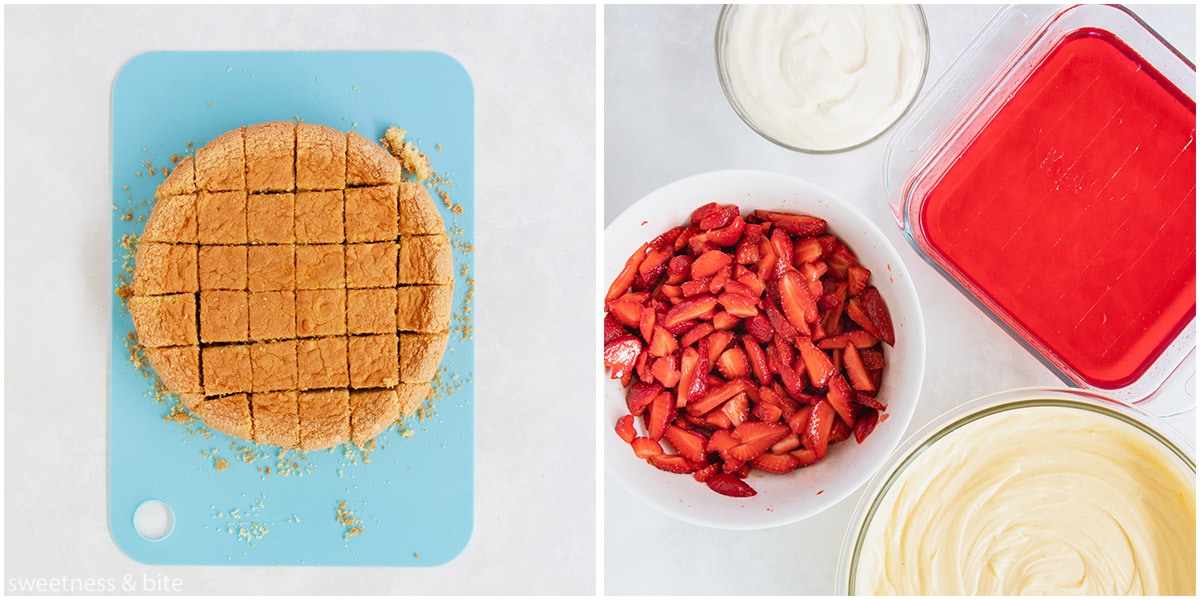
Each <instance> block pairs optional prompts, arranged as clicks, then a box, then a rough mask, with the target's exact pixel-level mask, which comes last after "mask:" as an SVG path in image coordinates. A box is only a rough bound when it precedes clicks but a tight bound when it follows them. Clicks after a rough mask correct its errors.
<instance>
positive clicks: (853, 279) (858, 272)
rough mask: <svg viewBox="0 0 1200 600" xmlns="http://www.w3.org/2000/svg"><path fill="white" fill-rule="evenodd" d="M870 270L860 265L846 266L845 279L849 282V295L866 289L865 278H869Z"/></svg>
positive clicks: (854, 294) (855, 294)
mask: <svg viewBox="0 0 1200 600" xmlns="http://www.w3.org/2000/svg"><path fill="white" fill-rule="evenodd" d="M870 277H871V272H870V271H868V270H867V269H865V268H864V267H862V266H861V265H851V266H849V267H847V268H846V281H847V282H849V285H850V287H849V292H850V295H851V296H857V295H859V294H861V293H863V290H865V289H867V280H868V279H870Z"/></svg>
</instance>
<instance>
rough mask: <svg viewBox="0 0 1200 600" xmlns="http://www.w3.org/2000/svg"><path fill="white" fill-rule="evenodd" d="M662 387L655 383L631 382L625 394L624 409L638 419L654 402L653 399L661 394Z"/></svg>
mask: <svg viewBox="0 0 1200 600" xmlns="http://www.w3.org/2000/svg"><path fill="white" fill-rule="evenodd" d="M662 391H663V386H661V385H659V384H657V383H644V382H641V381H635V382H633V385H630V386H629V391H628V392H625V407H626V408H628V409H629V414H631V415H633V416H635V417H638V416H641V414H642V413H644V412H646V407H648V406H650V403H651V402H653V401H654V397H655V396H657V395H659V394H661V393H662Z"/></svg>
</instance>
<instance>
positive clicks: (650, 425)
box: [645, 391, 675, 440]
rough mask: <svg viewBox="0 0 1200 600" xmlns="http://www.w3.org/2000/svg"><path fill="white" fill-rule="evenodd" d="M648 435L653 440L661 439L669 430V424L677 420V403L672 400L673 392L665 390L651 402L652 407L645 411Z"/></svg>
mask: <svg viewBox="0 0 1200 600" xmlns="http://www.w3.org/2000/svg"><path fill="white" fill-rule="evenodd" d="M645 420H646V435H647V436H649V437H650V439H652V440H658V439H661V438H662V436H663V433H664V432H666V430H667V424H668V423H670V422H671V421H674V420H675V403H674V402H673V401H672V400H671V392H669V391H664V392H662V393H660V394H658V395H657V396H655V397H654V400H652V401H651V402H650V409H649V410H647V411H646V413H645Z"/></svg>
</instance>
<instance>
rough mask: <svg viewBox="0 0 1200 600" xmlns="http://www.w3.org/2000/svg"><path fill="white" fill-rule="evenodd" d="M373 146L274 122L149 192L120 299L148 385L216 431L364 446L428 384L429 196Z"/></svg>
mask: <svg viewBox="0 0 1200 600" xmlns="http://www.w3.org/2000/svg"><path fill="white" fill-rule="evenodd" d="M403 176H404V171H403V168H402V166H401V164H400V162H399V161H398V160H397V159H396V158H395V157H394V156H392V155H391V154H389V153H388V152H387V151H386V150H384V149H383V148H381V147H380V146H379V145H378V144H376V143H375V142H373V141H371V140H369V139H367V138H365V137H363V136H361V135H359V134H357V133H355V132H349V133H344V132H341V131H338V130H336V129H332V128H329V127H324V126H321V125H312V124H306V123H293V122H290V121H279V122H269V123H260V124H254V125H248V126H246V127H238V128H236V129H233V130H230V131H228V132H226V133H224V134H222V135H220V136H218V137H216V138H215V139H213V140H212V141H211V142H209V143H208V144H207V145H205V146H204V147H203V148H200V149H199V150H197V151H196V152H195V154H194V156H188V157H185V158H183V159H182V160H181V161H179V162H178V163H177V164H176V166H175V168H174V169H173V171H172V172H171V174H170V175H169V176H168V177H167V178H166V179H165V180H164V181H163V183H162V185H161V186H159V189H158V191H157V193H156V198H157V202H156V205H155V207H154V209H153V211H152V213H151V215H150V217H149V219H148V220H147V224H146V228H145V231H144V232H143V237H142V240H141V242H140V244H139V247H138V252H137V260H136V269H135V271H134V278H133V285H132V290H133V293H132V296H131V297H130V298H129V302H128V307H129V310H130V313H131V316H132V318H133V322H134V328H135V330H136V332H137V337H138V342H139V344H141V346H143V347H145V349H146V350H145V355H146V357H147V360H148V362H149V363H150V364H151V366H152V367H153V368H154V369H155V371H156V372H157V373H158V375H159V377H160V378H161V379H162V381H163V383H164V384H165V385H166V386H167V387H168V388H169V389H170V390H171V391H172V392H174V393H176V394H178V395H179V396H180V398H181V400H182V401H183V402H184V404H185V405H186V406H187V407H188V408H189V410H191V411H192V412H193V413H195V414H196V415H198V416H200V418H202V419H204V420H205V422H206V423H208V424H209V425H210V426H211V427H212V428H213V429H216V430H219V431H222V432H225V433H227V434H229V435H232V436H235V437H240V438H244V439H248V440H254V441H257V442H260V443H264V444H273V445H277V446H280V447H284V448H300V449H304V450H316V449H321V448H328V447H331V446H334V445H337V444H341V443H344V442H347V441H350V440H354V441H355V442H358V443H363V442H366V441H368V440H370V439H371V438H373V437H375V436H377V435H378V434H379V433H381V432H383V431H385V430H386V429H387V428H388V427H389V426H390V425H391V424H392V423H394V422H395V421H396V420H397V419H398V418H401V417H402V416H406V415H411V414H413V412H414V411H416V410H417V408H418V407H419V406H420V405H421V403H422V402H423V401H424V400H425V399H426V398H427V397H428V396H429V393H430V390H431V386H430V379H431V378H432V377H433V376H434V373H435V372H436V370H437V367H438V365H439V364H440V361H441V358H442V355H443V354H444V352H445V348H446V345H447V340H448V338H449V327H450V311H451V304H452V298H453V279H454V265H453V255H452V247H451V245H450V242H449V237H448V236H447V235H446V229H445V224H444V222H443V220H442V216H441V213H440V212H439V206H438V205H437V204H436V203H435V202H434V201H433V200H432V199H431V197H430V195H429V192H428V191H427V190H426V189H425V187H424V186H423V185H421V184H420V183H417V182H406V181H404V180H403Z"/></svg>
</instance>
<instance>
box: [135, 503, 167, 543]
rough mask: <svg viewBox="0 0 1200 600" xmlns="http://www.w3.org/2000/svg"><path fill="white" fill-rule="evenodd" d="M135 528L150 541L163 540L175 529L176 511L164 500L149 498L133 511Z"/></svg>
mask: <svg viewBox="0 0 1200 600" xmlns="http://www.w3.org/2000/svg"><path fill="white" fill-rule="evenodd" d="M133 529H134V531H136V532H137V534H138V535H140V536H142V537H143V538H145V539H146V540H148V541H151V542H157V541H161V540H162V539H164V538H166V537H167V536H168V535H171V531H172V530H174V529H175V512H174V511H172V510H171V507H170V506H167V503H166V502H163V501H162V500H147V501H145V502H143V503H141V504H139V505H138V507H137V509H136V510H134V511H133Z"/></svg>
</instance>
